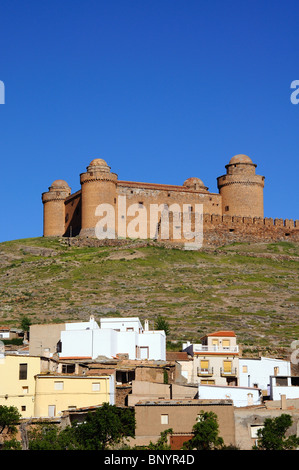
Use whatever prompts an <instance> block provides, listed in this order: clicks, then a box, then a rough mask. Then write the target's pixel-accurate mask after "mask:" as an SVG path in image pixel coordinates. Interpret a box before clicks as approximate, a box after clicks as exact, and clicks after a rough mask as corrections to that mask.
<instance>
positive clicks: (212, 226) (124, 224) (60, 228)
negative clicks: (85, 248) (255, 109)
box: [42, 155, 299, 245]
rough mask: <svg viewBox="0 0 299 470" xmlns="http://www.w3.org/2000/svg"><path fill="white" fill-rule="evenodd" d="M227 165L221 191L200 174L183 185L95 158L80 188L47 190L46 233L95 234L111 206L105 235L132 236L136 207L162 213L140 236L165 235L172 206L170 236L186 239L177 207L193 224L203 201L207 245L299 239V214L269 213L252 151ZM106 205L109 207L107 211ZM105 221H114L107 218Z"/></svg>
mask: <svg viewBox="0 0 299 470" xmlns="http://www.w3.org/2000/svg"><path fill="white" fill-rule="evenodd" d="M225 168H226V174H224V175H222V176H219V177H218V178H217V184H218V190H219V193H212V192H210V191H209V190H208V188H207V187H206V186H205V185H204V183H203V182H202V180H200V179H199V178H196V177H191V178H188V179H187V180H186V181H185V182H184V183H183V184H182V186H177V185H168V184H155V183H141V182H132V181H121V180H119V179H118V176H117V174H116V173H112V172H111V169H110V167H109V166H108V165H107V163H106V162H105V161H104V160H103V159H100V158H96V159H94V160H92V161H91V163H90V164H89V166H88V167H87V169H86V172H84V173H81V175H80V183H81V189H80V190H79V191H77V192H75V193H73V194H71V189H70V187H69V186H68V184H67V183H66V182H65V181H64V180H56V181H54V182H53V183H52V185H51V186H50V187H49V190H48V191H47V192H44V193H43V194H42V202H43V206H44V228H43V235H44V237H57V236H59V237H70V236H71V237H74V236H78V237H80V238H95V237H96V227H97V224H98V223H99V220H101V219H100V217H101V216H103V215H104V214H106V215H107V213H108V212H109V208H111V210H112V211H114V215H115V223H114V227H113V230H112V231H111V232H109V230H108V231H107V235H106V238H108V239H109V238H127V236H126V234H127V231H126V230H127V229H129V228H130V226H132V223H133V222H134V217H136V213H137V212H138V211H139V212H140V213H143V214H148V213H149V212H150V210H151V208H152V207H156V208H158V218H157V220H156V223H155V226H154V229H153V227H152V226H151V225H150V223H149V219H150V217H147V218H146V217H145V218H143V219H142V220H143V221H144V224H143V237H140V238H145V239H152V238H154V239H160V240H163V234H162V230H161V220H162V214H163V211H165V210H168V220H169V221H170V222H172V224H170V225H172V228H171V229H170V232H169V237H168V239H169V241H170V242H172V241H176V242H178V243H180V242H184V241H185V239H186V235H184V234H183V233H181V232H180V233H181V235H180V236H179V237H178V236H177V235H176V236H174V233H176V234H177V233H178V232H175V229H179V228H180V226H179V225H178V224H179V222H178V220H177V219H176V220H174V209H173V208H174V207H175V208H176V211H178V212H179V213H180V217H185V215H186V214H187V217H189V219H190V224H191V225H190V227H194V226H195V225H194V224H195V216H196V210H197V207H201V217H202V220H203V238H204V242H203V243H204V244H205V245H221V244H226V243H231V242H234V241H257V240H260V241H271V240H272V241H275V240H293V241H299V221H298V220H295V221H293V220H282V219H274V220H273V219H271V218H264V203H263V190H264V180H265V177H264V176H260V175H257V174H256V164H255V163H253V162H252V160H251V159H250V158H249V157H248V156H246V155H235V156H234V157H232V158H231V160H230V161H229V163H228V164H227V165H226V166H225ZM99 207H100V208H101V209H100V210H99ZM105 208H108V209H107V211H108V212H106V213H105V211H104V210H105ZM128 208H130V210H128ZM106 223H108V225H109V221H108V219H107V220H106ZM138 223H139V224H140V223H141V219H139V220H138ZM130 224H131V225H130ZM136 224H137V221H135V225H136ZM137 225H138V224H137ZM135 228H136V227H135ZM190 230H191V229H190ZM134 233H136V231H135V232H134ZM109 234H110V235H109ZM136 238H138V237H136Z"/></svg>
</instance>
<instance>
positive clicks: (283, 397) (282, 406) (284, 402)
mask: <svg viewBox="0 0 299 470" xmlns="http://www.w3.org/2000/svg"><path fill="white" fill-rule="evenodd" d="M286 408H287V400H286V395H280V409H281V410H286Z"/></svg>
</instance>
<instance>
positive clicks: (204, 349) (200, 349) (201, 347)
mask: <svg viewBox="0 0 299 470" xmlns="http://www.w3.org/2000/svg"><path fill="white" fill-rule="evenodd" d="M193 352H194V353H196V352H214V353H217V352H225V353H238V352H239V346H227V347H226V346H206V345H203V344H194V345H193Z"/></svg>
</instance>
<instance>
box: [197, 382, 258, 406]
mask: <svg viewBox="0 0 299 470" xmlns="http://www.w3.org/2000/svg"><path fill="white" fill-rule="evenodd" d="M198 398H199V399H200V400H232V401H233V404H234V406H236V407H243V406H254V405H260V404H261V393H260V390H259V389H257V388H252V387H235V386H232V387H230V386H227V385H223V386H222V385H202V384H200V385H199V386H198Z"/></svg>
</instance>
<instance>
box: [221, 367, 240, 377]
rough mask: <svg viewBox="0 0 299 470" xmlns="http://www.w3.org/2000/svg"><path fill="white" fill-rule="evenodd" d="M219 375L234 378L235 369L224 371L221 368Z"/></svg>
mask: <svg viewBox="0 0 299 470" xmlns="http://www.w3.org/2000/svg"><path fill="white" fill-rule="evenodd" d="M220 375H221V376H225V377H227V376H230V377H234V376H236V375H237V368H236V367H232V368H231V369H230V370H224V369H223V367H220Z"/></svg>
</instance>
